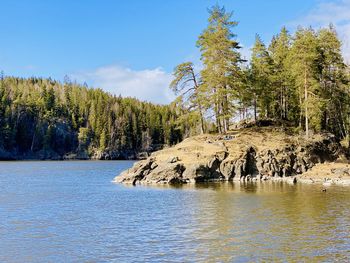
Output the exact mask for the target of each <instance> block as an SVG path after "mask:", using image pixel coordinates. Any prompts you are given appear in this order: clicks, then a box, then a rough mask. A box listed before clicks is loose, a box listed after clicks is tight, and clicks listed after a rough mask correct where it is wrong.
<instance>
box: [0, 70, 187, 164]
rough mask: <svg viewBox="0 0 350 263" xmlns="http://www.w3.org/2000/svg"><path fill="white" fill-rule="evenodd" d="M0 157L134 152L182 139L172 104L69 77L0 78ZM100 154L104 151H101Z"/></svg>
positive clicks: (127, 154) (116, 156) (117, 155)
mask: <svg viewBox="0 0 350 263" xmlns="http://www.w3.org/2000/svg"><path fill="white" fill-rule="evenodd" d="M0 102H1V103H0V157H1V158H2V159H16V158H43V159H48V158H62V157H63V156H64V155H65V154H68V153H72V154H76V155H75V157H74V158H83V159H85V158H90V157H91V156H93V155H95V158H98V159H101V158H102V159H105V158H107V159H125V158H135V154H137V153H139V152H143V151H145V152H149V151H152V150H153V149H156V148H157V147H159V146H162V145H163V144H169V145H171V144H174V143H177V142H179V141H181V140H182V137H183V134H184V133H185V132H186V126H181V125H179V124H178V123H176V120H177V117H178V115H179V114H180V113H179V112H176V109H175V108H172V106H163V105H154V104H151V103H147V102H140V101H138V100H136V99H133V98H121V97H117V96H112V95H110V94H108V93H106V92H104V91H102V90H101V89H92V88H88V87H86V86H83V85H79V84H77V83H72V82H71V81H69V80H66V81H65V82H64V83H60V82H57V81H53V80H51V79H42V78H28V79H24V78H16V77H4V76H3V75H2V76H1V78H0ZM98 154H100V156H98Z"/></svg>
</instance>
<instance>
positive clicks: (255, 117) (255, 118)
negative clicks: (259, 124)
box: [254, 93, 257, 122]
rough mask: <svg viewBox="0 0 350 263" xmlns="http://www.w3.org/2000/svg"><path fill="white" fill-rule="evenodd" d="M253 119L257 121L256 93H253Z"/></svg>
mask: <svg viewBox="0 0 350 263" xmlns="http://www.w3.org/2000/svg"><path fill="white" fill-rule="evenodd" d="M254 121H255V122H256V121H257V116H256V94H255V93H254Z"/></svg>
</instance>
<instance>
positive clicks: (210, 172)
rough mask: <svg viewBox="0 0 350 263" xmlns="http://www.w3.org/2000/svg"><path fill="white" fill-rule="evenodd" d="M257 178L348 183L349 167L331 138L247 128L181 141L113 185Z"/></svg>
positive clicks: (122, 175)
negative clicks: (306, 136) (306, 138)
mask: <svg viewBox="0 0 350 263" xmlns="http://www.w3.org/2000/svg"><path fill="white" fill-rule="evenodd" d="M315 171H316V172H315ZM257 180H262V181H265V180H284V181H287V182H290V183H296V182H297V181H301V182H309V183H313V182H321V183H324V184H342V185H350V166H349V165H348V163H347V160H346V158H345V153H344V149H343V148H342V146H341V145H340V143H339V142H338V141H337V139H336V137H335V136H334V135H332V134H329V133H324V134H317V135H314V136H312V137H310V138H309V139H308V140H305V138H304V137H302V136H298V135H293V134H291V133H290V132H288V130H287V129H284V128H281V127H251V128H242V129H237V130H235V131H232V132H230V133H228V134H226V135H199V136H195V137H191V138H187V139H185V140H184V141H183V142H181V143H179V144H177V145H175V146H174V147H169V148H166V149H163V150H161V151H157V152H154V153H153V154H152V155H151V156H150V157H149V158H147V159H146V160H142V161H139V162H136V163H135V164H134V166H133V167H132V168H131V169H128V170H127V171H124V172H123V173H122V174H121V175H119V176H117V177H116V178H115V180H114V181H115V182H118V183H127V184H134V185H135V184H164V183H166V184H179V183H180V184H181V183H198V182H218V181H257Z"/></svg>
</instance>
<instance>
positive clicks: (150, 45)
mask: <svg viewBox="0 0 350 263" xmlns="http://www.w3.org/2000/svg"><path fill="white" fill-rule="evenodd" d="M216 2H218V3H219V4H220V5H224V6H225V7H226V9H227V10H230V11H234V19H235V20H237V21H239V25H238V27H237V28H236V30H235V32H236V33H237V35H238V39H239V41H240V42H241V43H242V45H243V46H244V47H245V49H244V51H243V53H244V54H248V53H249V48H250V47H251V46H252V44H253V41H254V37H255V34H256V33H259V35H260V36H261V37H262V39H263V40H265V41H266V42H268V41H269V40H270V39H271V37H272V36H273V35H274V34H276V33H278V31H279V30H280V28H281V27H282V26H283V25H287V27H288V28H289V29H290V30H294V29H295V27H296V25H298V24H301V25H304V26H306V25H314V26H316V27H317V26H320V25H325V24H328V23H329V22H333V23H334V24H336V26H338V25H339V27H340V31H341V32H340V35H341V36H342V37H344V39H345V38H347V36H350V29H349V28H350V27H349V24H350V21H349V18H350V0H334V1H321V0H293V1H282V0H265V1H261V0H259V1H258V0H255V1H254V0H251V1H249V0H245V1H244V0H221V1H216V0H215V1H210V0H172V1H170V0H163V1H161V0H148V1H141V0H128V1H121V0H119V1H117V0H115V1H107V0H100V1H98V0H94V1H93V0H75V1H73V0H70V1H66V0H60V1H59V0H46V1H45V0H41V1H39V0H37V1H34V0H33V1H30V0H17V1H16V0H1V1H0V6H1V15H0V25H1V32H2V36H1V38H0V70H4V72H5V74H6V75H15V76H23V77H28V76H43V77H52V78H55V79H58V80H62V79H63V77H64V76H65V75H69V76H71V78H72V79H76V80H77V81H79V82H84V81H86V82H87V83H88V84H89V85H93V86H98V87H101V88H103V89H105V90H107V91H109V92H111V93H114V94H117V95H119V94H122V95H124V96H136V97H139V98H141V99H145V100H150V101H155V102H160V103H167V102H169V101H170V100H171V99H172V98H173V97H172V94H171V93H170V92H169V91H168V90H167V87H166V86H167V85H168V83H169V81H170V80H171V74H170V73H171V71H172V69H173V68H174V67H175V66H176V65H177V64H178V63H181V62H183V61H188V60H192V61H194V62H195V63H196V64H199V52H198V50H197V48H196V46H195V42H196V39H197V36H198V35H199V34H200V33H201V31H202V30H203V29H204V28H205V27H206V24H207V17H208V13H207V7H210V6H212V5H213V4H215V3H216ZM339 27H338V31H339ZM349 50H350V49H349ZM344 52H345V53H346V54H347V52H348V51H347V50H345V51H344Z"/></svg>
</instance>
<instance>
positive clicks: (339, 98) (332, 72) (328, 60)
mask: <svg viewBox="0 0 350 263" xmlns="http://www.w3.org/2000/svg"><path fill="white" fill-rule="evenodd" d="M317 37H318V49H319V53H320V58H319V65H318V75H319V82H320V96H321V98H322V99H323V101H324V103H323V104H322V106H323V107H322V109H321V110H322V113H321V124H320V126H321V128H322V129H324V130H331V131H332V132H333V133H338V134H337V135H339V136H340V137H345V136H346V133H347V131H346V130H347V129H346V125H345V123H346V114H345V115H344V112H345V111H346V105H348V104H347V96H349V95H348V94H347V91H346V89H347V88H346V85H347V84H348V82H347V78H346V65H345V63H344V60H343V57H342V54H341V42H340V40H339V38H338V36H337V33H336V31H335V29H334V27H333V26H332V25H330V26H329V27H328V28H323V29H320V30H319V31H318V32H317Z"/></svg>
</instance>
